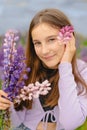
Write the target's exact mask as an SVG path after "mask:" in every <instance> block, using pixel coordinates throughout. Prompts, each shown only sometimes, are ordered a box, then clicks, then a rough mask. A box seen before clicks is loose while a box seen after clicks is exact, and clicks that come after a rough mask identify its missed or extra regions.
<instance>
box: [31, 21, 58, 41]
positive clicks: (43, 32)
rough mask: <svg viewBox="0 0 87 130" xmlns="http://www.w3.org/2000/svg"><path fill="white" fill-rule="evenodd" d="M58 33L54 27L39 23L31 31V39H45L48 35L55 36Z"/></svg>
mask: <svg viewBox="0 0 87 130" xmlns="http://www.w3.org/2000/svg"><path fill="white" fill-rule="evenodd" d="M58 32H59V28H58V27H54V26H52V25H50V24H47V23H40V24H38V25H37V26H36V27H34V29H33V30H32V33H31V34H32V38H34V39H37V38H39V37H40V36H41V37H42V36H43V37H46V36H50V35H57V33H58Z"/></svg>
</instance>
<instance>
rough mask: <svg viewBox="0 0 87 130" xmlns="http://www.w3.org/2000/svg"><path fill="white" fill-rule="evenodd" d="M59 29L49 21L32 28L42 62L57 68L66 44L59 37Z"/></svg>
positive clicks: (37, 51)
mask: <svg viewBox="0 0 87 130" xmlns="http://www.w3.org/2000/svg"><path fill="white" fill-rule="evenodd" d="M58 32H59V31H58V29H57V28H53V27H52V26H51V25H49V24H47V23H41V24H39V25H38V26H36V27H35V28H34V29H33V30H32V39H33V44H34V48H35V52H36V55H37V56H38V57H39V59H40V60H41V61H42V63H43V64H44V65H45V66H46V67H48V68H52V69H55V68H57V67H58V64H59V63H60V61H61V59H62V56H63V54H64V49H65V47H64V45H63V44H62V45H60V44H59V42H58V39H57V36H58Z"/></svg>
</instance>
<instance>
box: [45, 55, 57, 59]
mask: <svg viewBox="0 0 87 130" xmlns="http://www.w3.org/2000/svg"><path fill="white" fill-rule="evenodd" d="M54 56H55V55H52V56H46V57H43V58H44V59H45V60H50V59H52V58H53V57H54Z"/></svg>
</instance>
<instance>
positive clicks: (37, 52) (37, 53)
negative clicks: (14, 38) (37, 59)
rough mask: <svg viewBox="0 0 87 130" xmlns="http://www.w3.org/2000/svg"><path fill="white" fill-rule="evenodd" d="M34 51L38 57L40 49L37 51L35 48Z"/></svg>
mask: <svg viewBox="0 0 87 130" xmlns="http://www.w3.org/2000/svg"><path fill="white" fill-rule="evenodd" d="M34 49H35V53H36V55H37V56H39V55H40V49H38V48H36V47H35V48H34Z"/></svg>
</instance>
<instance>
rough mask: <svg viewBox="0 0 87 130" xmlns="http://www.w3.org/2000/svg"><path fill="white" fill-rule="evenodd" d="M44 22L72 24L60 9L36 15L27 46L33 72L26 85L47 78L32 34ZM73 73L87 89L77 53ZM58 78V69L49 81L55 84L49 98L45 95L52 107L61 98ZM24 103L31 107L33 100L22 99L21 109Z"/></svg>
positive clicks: (51, 24) (29, 63) (56, 25)
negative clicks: (77, 59) (80, 71)
mask: <svg viewBox="0 0 87 130" xmlns="http://www.w3.org/2000/svg"><path fill="white" fill-rule="evenodd" d="M43 22H44V23H48V24H50V26H52V27H56V28H62V27H64V26H66V25H71V23H70V21H69V19H68V18H67V16H66V15H65V14H64V13H63V12H61V11H59V10H58V9H45V10H42V11H40V12H39V13H37V14H36V15H35V16H34V18H33V19H32V21H31V24H30V27H29V32H28V42H27V46H26V58H27V61H26V64H27V66H29V67H30V68H31V72H29V74H28V76H29V79H28V80H27V81H26V85H28V84H29V83H32V82H33V83H34V82H35V81H36V80H39V81H41V80H43V79H44V78H46V72H45V71H43V69H42V68H43V65H42V64H41V61H40V59H39V58H38V57H37V55H36V53H35V50H34V45H33V41H32V36H31V33H32V30H33V29H34V27H36V26H37V25H38V24H40V23H43ZM72 73H73V74H74V78H75V81H76V82H77V83H78V82H80V83H81V84H82V85H83V86H84V87H85V88H86V89H87V84H86V83H85V81H84V80H83V78H82V77H81V75H80V73H79V71H78V68H77V62H76V54H75V55H74V57H73V59H72ZM58 80H59V73H58V69H57V70H56V72H55V75H54V76H53V77H50V78H49V81H50V82H51V83H52V86H53V87H52V90H51V91H50V93H49V94H48V95H47V98H45V96H44V98H43V100H44V101H45V105H46V106H51V107H52V106H55V105H57V103H58V98H59V91H58ZM84 87H83V88H84ZM23 105H24V106H25V107H26V108H31V107H32V101H25V102H23V101H22V102H21V104H20V107H19V109H21V108H22V106H23Z"/></svg>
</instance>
